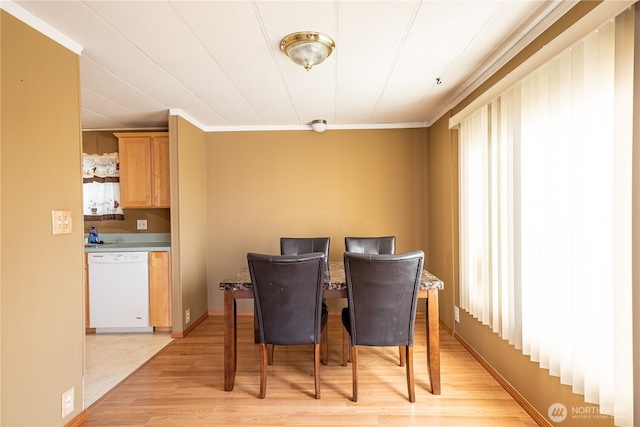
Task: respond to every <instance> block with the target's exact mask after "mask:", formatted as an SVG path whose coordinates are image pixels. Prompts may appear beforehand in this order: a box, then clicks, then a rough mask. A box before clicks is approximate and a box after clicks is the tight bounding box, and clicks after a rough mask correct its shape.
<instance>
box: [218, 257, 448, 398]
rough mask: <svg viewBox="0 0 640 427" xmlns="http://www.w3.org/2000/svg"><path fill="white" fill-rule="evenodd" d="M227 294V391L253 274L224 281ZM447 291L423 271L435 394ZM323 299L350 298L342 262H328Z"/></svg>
mask: <svg viewBox="0 0 640 427" xmlns="http://www.w3.org/2000/svg"><path fill="white" fill-rule="evenodd" d="M220 289H221V290H222V291H224V389H225V391H231V390H233V385H234V382H235V377H236V368H237V361H238V358H237V355H238V354H237V344H238V341H237V333H238V330H237V308H236V300H237V299H242V298H253V289H252V285H251V275H250V274H249V269H248V267H244V268H243V269H241V270H240V271H238V272H237V273H235V274H234V275H233V276H231V277H229V278H227V279H224V280H223V281H221V282H220ZM442 289H444V282H443V281H442V280H440V279H438V278H437V277H436V276H434V275H433V274H431V273H430V272H428V271H427V270H422V275H421V277H420V286H419V289H418V298H424V299H425V300H426V301H425V311H426V316H425V317H426V322H425V323H426V327H425V332H426V338H427V339H426V345H427V364H428V372H429V381H430V382H431V393H433V394H440V330H439V321H440V319H439V316H440V314H439V309H438V291H440V290H442ZM322 296H323V298H346V297H347V283H346V279H345V274H344V264H343V263H342V262H338V261H331V262H329V263H328V268H327V270H326V273H325V279H324V284H323V291H322Z"/></svg>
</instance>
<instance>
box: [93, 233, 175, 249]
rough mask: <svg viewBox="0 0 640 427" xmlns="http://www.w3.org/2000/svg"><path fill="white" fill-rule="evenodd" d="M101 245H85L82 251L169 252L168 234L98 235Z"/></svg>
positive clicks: (169, 235) (169, 240)
mask: <svg viewBox="0 0 640 427" xmlns="http://www.w3.org/2000/svg"><path fill="white" fill-rule="evenodd" d="M99 238H100V240H101V241H103V242H104V243H103V244H87V243H85V247H84V251H85V252H87V253H90V252H153V251H170V250H171V234H170V233H122V234H108V233H105V234H99Z"/></svg>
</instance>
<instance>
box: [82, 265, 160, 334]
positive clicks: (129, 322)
mask: <svg viewBox="0 0 640 427" xmlns="http://www.w3.org/2000/svg"><path fill="white" fill-rule="evenodd" d="M148 259H149V255H148V252H94V253H88V254H87V264H88V268H89V318H90V326H91V327H92V328H96V333H100V332H152V331H153V327H152V326H149V265H148V264H149V263H148Z"/></svg>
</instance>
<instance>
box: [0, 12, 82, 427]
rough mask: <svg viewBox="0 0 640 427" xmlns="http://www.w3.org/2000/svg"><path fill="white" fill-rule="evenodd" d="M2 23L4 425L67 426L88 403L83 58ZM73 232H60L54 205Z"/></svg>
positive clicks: (6, 18)
mask: <svg viewBox="0 0 640 427" xmlns="http://www.w3.org/2000/svg"><path fill="white" fill-rule="evenodd" d="M0 27H1V48H0V52H1V55H2V57H1V76H2V80H1V86H0V90H1V92H2V99H1V105H2V107H1V122H2V128H1V132H0V149H1V152H2V158H1V167H0V170H1V174H2V178H1V181H0V183H1V185H2V187H1V191H0V195H1V198H2V199H1V202H2V204H1V210H2V214H1V220H2V223H1V230H2V234H1V239H0V246H1V247H2V251H1V266H2V270H1V275H0V292H1V298H0V301H1V306H0V312H1V316H2V321H1V325H2V330H1V334H0V339H1V342H2V344H1V354H0V363H1V369H0V370H1V375H0V379H1V385H0V389H1V398H2V400H1V402H0V406H1V407H2V418H1V420H0V424H1V425H3V426H60V425H63V420H62V418H61V396H62V393H63V392H65V391H66V390H67V389H69V388H70V387H74V388H75V400H74V406H75V412H73V413H72V415H71V416H68V417H67V418H66V419H65V420H64V421H69V420H71V419H72V418H73V417H74V416H75V415H77V414H78V413H79V412H80V410H81V409H82V375H83V365H84V354H83V348H84V347H83V346H84V326H83V313H84V312H83V301H84V300H83V289H82V262H83V245H82V221H81V216H80V215H81V212H82V211H81V204H82V187H81V185H79V183H80V182H82V173H81V168H80V167H79V165H80V158H81V157H80V144H81V142H80V141H81V137H80V89H79V81H80V75H79V60H78V57H77V55H75V54H74V53H72V52H70V51H69V50H67V49H65V48H63V47H62V46H60V45H58V44H56V43H55V42H53V41H51V40H50V39H48V38H46V37H45V36H43V35H42V34H40V33H38V32H36V31H35V30H33V29H32V28H30V27H28V26H26V25H25V24H23V23H22V22H20V21H18V20H16V19H15V18H13V17H12V16H11V15H9V14H7V13H6V12H5V11H4V10H3V11H0ZM52 209H68V210H71V211H72V216H73V219H74V221H75V223H74V227H73V233H72V234H68V235H61V236H52V233H51V210H52Z"/></svg>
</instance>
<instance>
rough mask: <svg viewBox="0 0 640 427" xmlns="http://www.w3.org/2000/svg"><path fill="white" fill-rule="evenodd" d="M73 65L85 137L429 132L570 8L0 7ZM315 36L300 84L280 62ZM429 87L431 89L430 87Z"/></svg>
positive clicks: (69, 1) (515, 0) (20, 3)
mask: <svg viewBox="0 0 640 427" xmlns="http://www.w3.org/2000/svg"><path fill="white" fill-rule="evenodd" d="M0 4H1V5H2V8H3V9H5V10H6V11H8V12H9V13H11V14H13V15H15V16H17V17H18V18H19V19H22V20H23V21H25V22H27V23H28V24H30V25H32V26H34V27H35V28H37V29H39V30H40V31H42V32H44V33H45V34H47V35H49V36H50V37H52V38H54V39H56V40H57V41H59V42H60V43H62V44H64V45H65V46H67V47H69V48H70V49H72V50H75V51H76V52H78V53H80V55H81V57H80V71H81V84H82V126H83V128H84V129H134V128H138V129H139V128H157V127H166V126H167V118H168V112H169V111H170V110H171V111H172V112H174V113H179V114H181V115H183V116H184V117H186V118H187V119H189V120H190V121H192V122H193V123H194V124H196V125H198V126H199V127H201V128H202V129H203V130H206V131H218V130H250V129H255V130H261V129H301V128H305V129H306V128H308V124H309V122H311V121H312V120H314V119H326V120H327V122H328V123H329V129H332V128H334V129H351V128H384V127H420V126H428V125H430V124H431V123H433V122H434V121H435V120H437V119H438V118H439V117H440V116H441V115H442V114H443V113H444V112H446V111H447V110H448V109H450V107H451V106H453V105H455V104H456V103H457V102H458V101H459V100H461V99H462V98H463V97H464V96H466V95H467V94H469V93H470V92H471V90H473V89H475V88H476V87H477V86H478V85H479V84H480V83H482V81H483V80H484V79H485V78H486V77H488V75H489V74H490V73H491V72H493V71H495V69H497V67H499V66H500V65H502V64H504V63H505V62H506V61H507V60H509V59H510V58H512V57H513V55H514V54H515V53H517V51H519V50H520V49H522V47H524V46H525V45H526V44H527V43H528V42H530V41H531V40H532V39H533V38H535V37H536V36H537V35H539V34H540V33H541V32H542V31H543V30H544V29H546V28H547V27H548V26H549V25H550V24H552V23H553V22H554V21H555V20H557V19H558V18H559V16H560V15H561V14H562V13H564V12H566V10H568V9H569V8H570V7H572V6H573V5H575V4H576V2H574V1H541V0H469V1H437V0H436V1H426V0H424V1H415V0H412V1H400V0H394V1H363V0H359V1H357V0H351V1H345V0H336V1H263V0H251V1H249V0H236V1H202V0H201V1H185V0H164V1H160V0H157V1H155V0H152V1H77V0H64V1H60V0H45V1H34V0H13V1H8V0H2V2H1V3H0ZM306 30H309V31H320V32H323V33H326V34H328V35H329V36H331V37H332V38H333V39H334V40H335V42H336V50H335V52H334V53H333V54H332V55H331V56H330V57H329V58H328V59H327V60H326V61H325V62H324V63H322V64H320V65H318V66H316V67H314V68H313V69H312V70H311V71H308V72H307V71H305V69H304V68H303V67H301V66H299V65H296V64H294V63H293V62H292V61H291V60H290V59H289V58H287V57H286V56H285V55H284V54H283V53H282V52H281V51H280V48H279V45H280V40H281V39H282V38H283V37H284V36H286V35H288V34H290V33H293V32H298V31H306ZM436 79H440V81H441V84H437V83H436Z"/></svg>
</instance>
